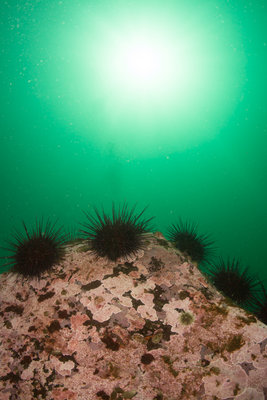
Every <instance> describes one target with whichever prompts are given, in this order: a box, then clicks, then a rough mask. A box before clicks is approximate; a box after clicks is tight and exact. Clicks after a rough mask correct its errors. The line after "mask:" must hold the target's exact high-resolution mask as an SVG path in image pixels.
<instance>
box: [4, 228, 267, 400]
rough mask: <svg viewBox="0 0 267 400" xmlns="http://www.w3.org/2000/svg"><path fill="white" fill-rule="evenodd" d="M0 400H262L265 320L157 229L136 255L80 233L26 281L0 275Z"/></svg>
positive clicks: (266, 379) (266, 375)
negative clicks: (62, 254)
mask: <svg viewBox="0 0 267 400" xmlns="http://www.w3.org/2000/svg"><path fill="white" fill-rule="evenodd" d="M0 302H1V303H0V399H1V400H15V399H19V400H30V399H46V400H50V399H51V400H52V399H53V400H101V399H102V400H109V399H110V400H119V399H121V400H123V399H134V400H152V399H154V400H178V399H203V400H216V399H224V400H226V399H227V400H230V399H238V400H266V399H267V353H266V345H267V327H266V325H264V324H262V323H261V322H259V321H258V320H257V319H256V318H255V317H254V316H252V315H251V314H248V313H246V312H245V311H244V310H242V309H240V308H238V307H234V306H233V305H231V304H230V303H229V302H228V301H227V300H226V299H225V298H224V297H223V296H221V295H220V294H219V293H218V292H217V291H216V290H215V289H214V288H213V287H212V286H211V285H210V284H208V283H207V281H206V280H205V278H204V277H203V275H202V274H201V273H200V271H199V270H198V268H197V267H196V266H194V265H193V264H192V263H190V262H189V261H188V260H186V259H185V258H184V257H182V256H181V255H180V254H179V252H178V251H177V250H176V249H174V248H173V247H172V246H171V245H170V244H169V243H168V242H167V241H166V240H165V239H164V238H163V237H162V236H161V235H160V234H159V233H158V234H155V235H154V236H153V238H151V240H148V242H147V246H146V248H145V249H144V250H142V251H140V252H139V253H138V254H137V256H136V257H134V258H132V259H128V260H125V259H124V260H118V262H116V263H114V262H110V261H108V260H106V259H98V260H97V259H96V258H95V256H94V255H93V254H92V253H91V252H90V250H88V248H87V247H86V245H85V243H84V242H80V243H78V244H74V245H72V246H69V247H68V249H67V255H66V258H65V260H64V261H63V262H62V263H61V264H60V265H56V266H55V267H54V268H53V269H52V270H51V271H49V272H48V273H45V274H43V275H42V277H41V278H40V279H39V280H38V279H28V280H27V279H24V278H22V277H21V276H18V275H15V274H13V273H4V274H2V275H0Z"/></svg>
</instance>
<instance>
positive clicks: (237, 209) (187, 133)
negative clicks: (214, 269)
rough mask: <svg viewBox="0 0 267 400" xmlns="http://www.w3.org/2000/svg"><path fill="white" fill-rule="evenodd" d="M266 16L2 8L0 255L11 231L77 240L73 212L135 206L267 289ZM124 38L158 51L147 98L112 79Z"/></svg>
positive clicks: (123, 80) (198, 7)
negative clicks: (187, 230) (188, 229)
mask: <svg viewBox="0 0 267 400" xmlns="http://www.w3.org/2000/svg"><path fill="white" fill-rule="evenodd" d="M139 3H140V4H139ZM266 7H267V5H266V4H265V0H257V1H254V2H246V1H243V0H236V1H222V0H209V1H208V0H198V1H196V0H195V1H191V0H190V1H188V0H187V1H179V0H176V1H171V0H165V1H164V2H163V1H162V2H160V1H149V0H143V1H142V2H133V1H112V0H109V1H107V0H99V1H98V2H94V1H92V0H79V1H78V0H72V1H54V0H51V1H50V0H42V1H38V0H34V1H24V0H20V1H15V0H8V1H2V2H1V5H0V12H1V26H0V28H1V31H0V38H1V39H0V40H1V53H0V57H1V67H0V73H1V83H0V84H1V110H0V116H1V147H0V151H1V158H0V160H1V188H2V190H1V207H0V218H1V219H0V221H1V225H0V244H1V245H3V246H4V245H5V243H4V240H6V239H9V238H10V235H11V234H12V232H13V229H14V228H17V229H19V230H20V229H21V221H22V220H24V221H25V222H26V223H27V224H29V225H31V223H32V222H33V221H34V220H35V218H36V217H41V216H44V217H51V218H52V219H53V218H58V219H59V222H60V223H61V224H63V225H65V226H66V227H68V228H73V229H75V228H76V227H77V226H78V224H79V223H80V222H82V221H83V220H84V216H83V213H82V210H86V211H90V209H91V207H92V206H94V205H96V206H102V205H103V206H104V207H105V208H106V209H109V208H110V206H111V203H112V201H115V202H123V201H127V202H129V204H130V205H133V204H134V203H136V202H137V203H138V205H139V206H140V207H144V206H146V205H149V208H148V211H147V216H148V215H155V217H156V218H155V222H154V225H155V229H156V230H160V231H161V232H163V233H166V229H167V228H168V225H169V224H171V223H173V222H176V221H177V220H178V218H179V217H182V218H185V219H188V220H191V221H194V222H196V223H198V225H199V232H200V233H209V234H211V235H212V237H213V238H214V239H215V240H216V245H217V247H218V255H222V256H224V257H228V256H230V257H238V258H240V259H241V261H242V262H243V263H244V265H248V266H249V268H250V271H251V272H252V273H255V274H257V275H259V276H260V277H261V279H267V255H266V229H267V212H266V204H267V189H266V171H267V168H266V147H267V117H266V93H267V80H266V70H267V8H266ZM129 32H130V33H131V35H132V36H133V35H134V34H135V32H137V33H138V32H139V33H140V32H142V35H141V36H142V37H144V36H146V35H148V37H149V38H151V37H152V39H153V37H154V42H155V43H159V42H160V43H161V42H162V43H161V47H164V46H166V49H167V50H168V56H166V57H167V58H168V57H169V59H170V60H171V62H170V64H169V65H168V66H167V72H166V71H165V72H163V77H159V76H156V79H155V82H153V81H152V82H150V83H149V85H150V86H149V85H148V86H146V85H147V83H146V77H145V78H143V77H142V79H143V81H142V82H141V83H140V82H139V81H138V79H137V80H136V81H135V80H133V79H132V78H133V76H129V75H127V74H125V75H124V69H123V68H124V67H123V66H122V70H121V71H120V72H118V71H116V68H115V67H114V65H115V66H116V65H117V64H116V63H113V59H112V57H113V56H114V57H115V58H116V60H115V61H116V62H117V60H118V59H119V55H118V52H119V51H120V50H118V48H119V46H118V45H117V44H118V43H121V40H122V38H123V40H124V42H123V43H124V46H125V43H126V45H127V40H128V39H127V38H128V36H127V35H129ZM139 36H140V35H139ZM138 40H140V39H138ZM141 40H142V39H141ZM116 46H117V47H116ZM167 50H166V52H167ZM174 53H175V56H174V55H173V54H174ZM166 54H167V53H166ZM163 57H165V56H163ZM122 75H123V76H122ZM5 254H6V253H5V251H4V250H1V255H2V256H3V255H5ZM266 283H267V281H265V285H266Z"/></svg>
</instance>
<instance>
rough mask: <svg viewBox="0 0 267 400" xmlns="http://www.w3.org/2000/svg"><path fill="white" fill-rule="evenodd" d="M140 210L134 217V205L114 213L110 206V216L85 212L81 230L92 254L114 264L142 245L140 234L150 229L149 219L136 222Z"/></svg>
mask: <svg viewBox="0 0 267 400" xmlns="http://www.w3.org/2000/svg"><path fill="white" fill-rule="evenodd" d="M145 210H146V208H144V209H143V210H142V211H141V212H140V213H139V214H135V213H134V212H135V206H134V207H132V209H130V210H128V206H127V204H124V205H123V206H122V208H120V207H119V208H118V211H116V210H115V206H114V204H113V205H112V216H111V217H110V216H108V215H107V214H106V213H105V212H104V211H103V210H102V215H101V214H100V213H99V212H98V210H97V209H96V208H94V211H95V216H92V215H89V214H87V213H85V215H86V217H87V219H88V221H89V222H88V223H87V224H84V225H83V226H84V227H85V228H86V230H82V232H83V234H84V236H85V238H86V239H88V240H89V241H90V244H91V248H92V251H93V252H94V253H95V254H96V255H97V256H100V257H107V258H109V259H110V260H112V261H116V260H117V258H119V257H126V256H130V255H133V254H135V253H136V252H137V251H138V250H140V249H142V248H143V246H144V240H145V237H144V234H145V233H148V232H149V230H150V229H151V228H150V226H149V222H150V221H151V219H152V218H149V219H140V218H141V217H142V215H143V213H144V212H145Z"/></svg>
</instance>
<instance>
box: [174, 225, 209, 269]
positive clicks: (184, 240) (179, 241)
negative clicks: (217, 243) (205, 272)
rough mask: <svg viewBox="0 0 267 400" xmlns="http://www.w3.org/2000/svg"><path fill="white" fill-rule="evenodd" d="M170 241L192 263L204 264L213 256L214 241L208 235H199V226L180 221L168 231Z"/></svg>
mask: <svg viewBox="0 0 267 400" xmlns="http://www.w3.org/2000/svg"><path fill="white" fill-rule="evenodd" d="M168 239H169V240H170V241H172V242H173V243H174V246H175V247H176V248H177V249H178V250H180V251H181V252H182V253H183V254H184V255H186V256H189V257H190V258H191V260H192V261H195V262H197V263H203V262H207V261H209V257H210V256H211V255H212V254H213V252H214V250H213V248H212V245H213V243H214V242H213V241H211V240H210V239H209V236H208V235H199V234H198V233H197V225H196V224H192V223H189V222H183V221H182V220H180V221H179V223H177V224H172V225H171V227H170V228H169V229H168Z"/></svg>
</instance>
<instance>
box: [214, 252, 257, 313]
mask: <svg viewBox="0 0 267 400" xmlns="http://www.w3.org/2000/svg"><path fill="white" fill-rule="evenodd" d="M207 274H208V276H209V277H210V279H211V281H212V283H213V284H214V286H215V287H216V288H217V289H218V290H219V291H220V292H222V293H223V294H224V295H225V296H227V297H229V298H230V299H231V300H233V301H234V302H235V303H236V304H238V305H239V306H244V307H245V306H247V307H253V305H254V304H255V299H256V298H257V294H258V292H259V289H258V288H257V286H259V284H260V282H259V281H258V280H257V279H256V278H254V277H253V276H250V275H249V273H248V268H242V267H241V265H240V262H239V261H238V260H236V259H233V260H232V261H231V260H230V259H228V260H227V262H225V261H224V260H223V259H222V258H221V259H220V261H219V263H217V264H216V265H214V266H213V267H212V268H209V269H208V271H207Z"/></svg>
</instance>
